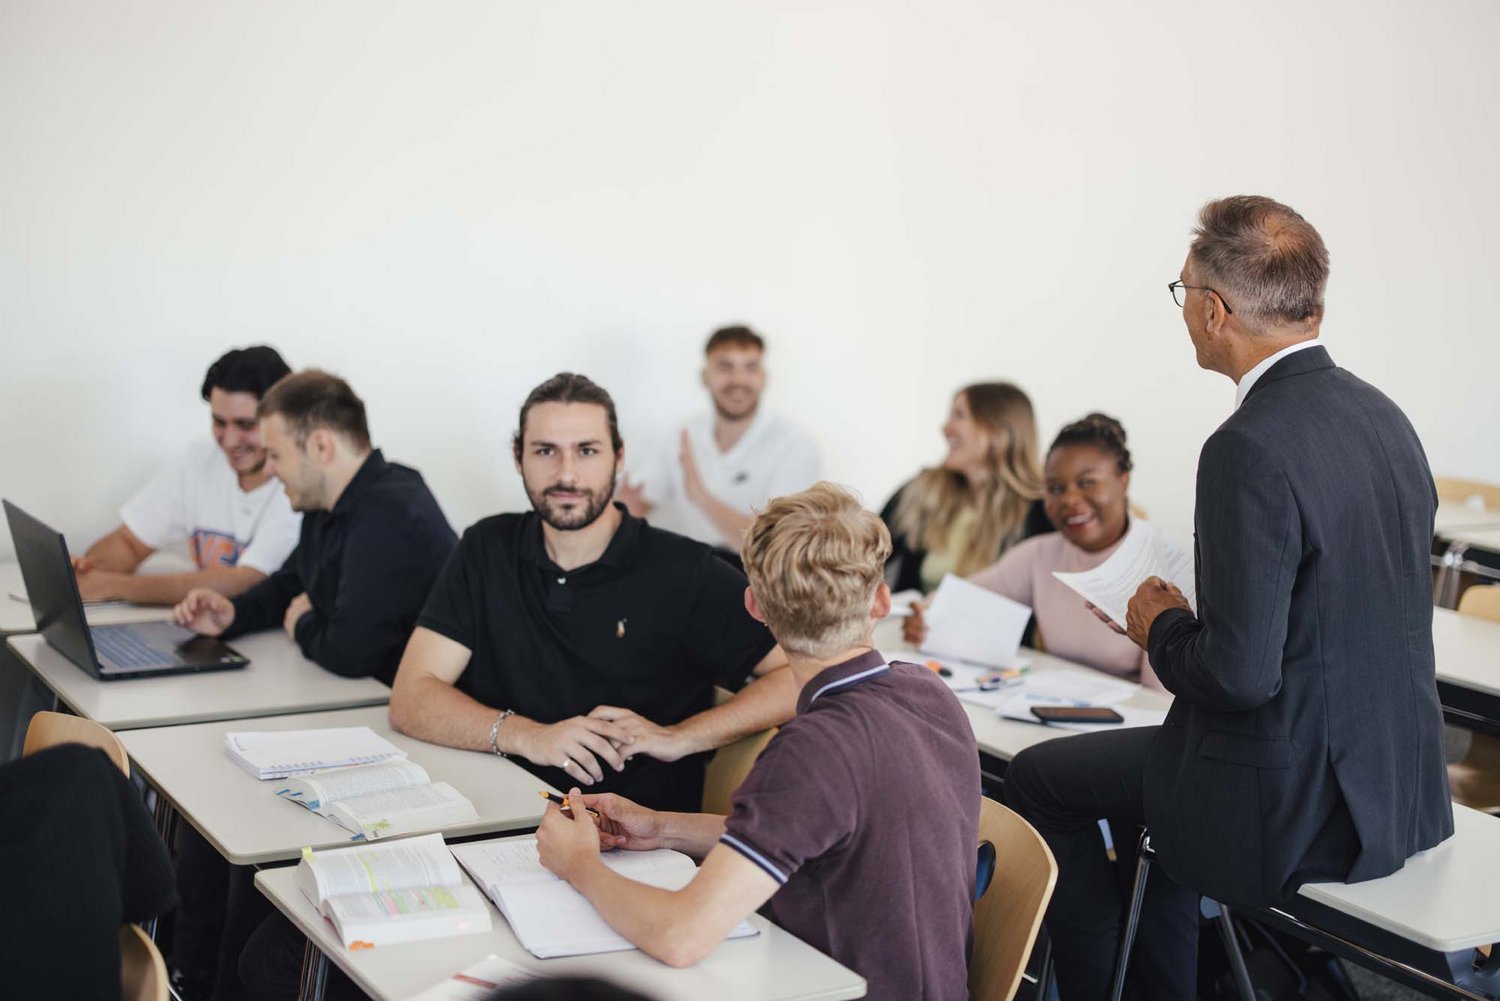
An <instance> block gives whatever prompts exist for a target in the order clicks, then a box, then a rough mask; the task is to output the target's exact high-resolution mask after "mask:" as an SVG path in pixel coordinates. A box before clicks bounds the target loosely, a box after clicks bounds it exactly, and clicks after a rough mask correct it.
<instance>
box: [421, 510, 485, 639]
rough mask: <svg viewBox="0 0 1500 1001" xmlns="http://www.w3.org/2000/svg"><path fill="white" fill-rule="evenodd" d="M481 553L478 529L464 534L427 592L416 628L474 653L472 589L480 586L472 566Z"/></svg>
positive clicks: (477, 575) (474, 631) (474, 632)
mask: <svg viewBox="0 0 1500 1001" xmlns="http://www.w3.org/2000/svg"><path fill="white" fill-rule="evenodd" d="M479 552H480V539H479V536H478V526H477V525H475V526H471V527H470V528H469V529H467V530H466V531H465V532H464V535H463V538H462V539H460V540H459V541H458V546H457V548H455V549H454V550H453V552H452V553H450V554H449V555H448V561H447V562H446V563H444V564H443V569H442V570H441V571H440V572H439V573H438V576H437V580H436V581H435V582H434V583H433V585H432V590H431V591H430V592H428V595H427V603H426V604H425V605H423V606H422V614H421V615H420V616H418V618H417V625H419V626H421V627H423V628H424V629H431V630H432V631H433V632H435V633H437V634H438V635H440V636H446V637H448V639H450V640H452V641H453V642H455V643H457V644H459V645H460V646H462V647H466V648H467V649H469V650H473V649H474V648H475V646H476V639H475V637H476V633H477V629H478V623H477V622H475V621H474V619H475V616H474V605H475V601H474V597H475V588H476V587H478V586H479V574H478V573H477V572H476V570H475V568H474V567H473V566H471V562H473V561H475V559H476V556H477V554H478V553H479Z"/></svg>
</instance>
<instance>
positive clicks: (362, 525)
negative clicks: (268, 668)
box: [293, 505, 451, 678]
mask: <svg viewBox="0 0 1500 1001" xmlns="http://www.w3.org/2000/svg"><path fill="white" fill-rule="evenodd" d="M360 514H361V515H362V516H361V517H358V518H357V519H356V520H355V521H354V523H353V524H352V525H350V526H349V534H348V536H347V537H346V538H345V539H344V550H343V559H342V561H341V563H340V564H339V587H338V600H337V602H335V604H334V607H333V608H331V609H329V608H314V609H313V610H312V611H310V612H308V613H307V614H306V615H304V616H302V618H300V619H298V620H297V625H296V628H295V629H294V630H293V632H295V634H296V637H297V645H298V646H299V647H301V648H302V653H303V655H304V656H306V657H307V658H308V659H309V660H312V661H316V662H317V663H318V664H319V665H320V666H321V667H323V668H325V669H327V670H329V671H332V672H333V673H334V674H338V675H342V676H343V677H346V678H363V677H367V676H374V677H378V678H389V677H393V676H394V675H395V672H396V665H397V663H399V662H400V660H401V654H402V652H403V651H404V650H405V649H406V641H407V640H408V639H409V638H410V637H411V629H412V626H413V625H414V624H415V622H416V620H417V615H418V614H419V613H420V612H421V610H422V604H423V602H424V601H426V600H427V593H428V591H429V590H430V589H431V587H432V582H433V578H434V577H435V576H436V575H437V572H438V568H439V567H440V566H442V563H443V558H444V557H445V556H447V555H448V549H449V548H450V546H451V544H444V543H443V542H442V541H441V540H440V539H437V538H434V537H433V533H431V532H428V531H425V530H423V528H422V527H421V526H420V525H418V524H415V523H414V522H413V521H412V520H411V519H410V518H408V517H407V514H406V512H405V510H404V509H402V508H389V507H384V506H375V505H370V506H369V507H368V509H361V511H360Z"/></svg>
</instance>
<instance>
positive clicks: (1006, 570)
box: [901, 414, 1177, 689]
mask: <svg viewBox="0 0 1500 1001" xmlns="http://www.w3.org/2000/svg"><path fill="white" fill-rule="evenodd" d="M1131 468H1132V464H1131V460H1130V450H1129V449H1128V448H1126V447H1125V428H1124V427H1122V426H1121V424H1120V422H1119V421H1117V420H1115V419H1114V418H1113V417H1106V416H1105V415H1104V414H1089V415H1088V416H1087V417H1085V418H1083V420H1080V421H1074V422H1073V423H1072V424H1069V425H1068V426H1067V427H1065V428H1063V429H1062V430H1061V431H1059V432H1058V434H1057V438H1056V439H1054V440H1053V442H1052V447H1051V448H1050V449H1048V451H1047V464H1046V467H1045V476H1046V489H1047V495H1046V501H1045V506H1046V511H1047V520H1048V521H1050V522H1051V523H1052V524H1053V526H1055V527H1056V528H1057V531H1055V532H1048V533H1046V534H1044V535H1036V536H1032V537H1031V538H1029V539H1027V540H1025V541H1024V542H1019V543H1017V544H1016V545H1014V546H1012V547H1011V548H1010V549H1008V550H1007V551H1006V553H1005V555H1004V556H1002V557H1000V559H999V560H998V561H997V562H996V563H995V564H994V565H992V566H990V567H987V568H985V569H984V570H981V571H979V572H978V573H977V574H974V575H973V576H971V577H970V578H969V580H971V581H973V582H974V583H976V584H978V585H979V586H980V587H983V588H986V589H988V590H990V591H994V592H995V593H996V594H1002V595H1004V596H1005V597H1007V598H1009V599H1011V600H1012V601H1018V602H1020V603H1021V604H1023V605H1027V606H1029V607H1030V608H1031V609H1032V612H1033V614H1034V615H1035V622H1036V626H1037V634H1038V638H1039V640H1040V641H1042V642H1044V643H1045V644H1046V648H1047V652H1048V653H1051V654H1056V655H1057V656H1059V657H1062V658H1065V659H1067V660H1071V661H1075V662H1077V663H1079V664H1086V665H1087V666H1089V667H1092V668H1094V669H1095V670H1096V671H1103V672H1104V673H1106V674H1113V675H1116V676H1118V677H1122V678H1126V679H1128V680H1130V681H1138V682H1140V683H1141V684H1143V685H1145V686H1146V687H1148V688H1155V689H1160V688H1161V682H1160V681H1158V680H1157V678H1156V674H1155V673H1154V672H1153V671H1152V670H1151V663H1150V660H1149V658H1147V656H1146V652H1145V651H1144V650H1142V649H1141V648H1140V647H1138V646H1136V645H1135V644H1134V643H1132V642H1130V640H1129V639H1127V638H1126V637H1124V636H1121V635H1119V634H1118V633H1116V632H1114V631H1113V630H1111V629H1110V628H1109V627H1108V626H1107V625H1106V624H1104V623H1102V622H1100V621H1099V620H1098V619H1097V618H1095V616H1094V615H1093V613H1092V612H1090V611H1089V605H1088V604H1087V602H1085V601H1084V600H1083V599H1082V598H1080V597H1079V596H1078V594H1077V592H1075V591H1074V590H1073V589H1071V588H1070V587H1068V586H1067V585H1066V584H1064V583H1063V582H1062V581H1060V580H1058V579H1057V578H1056V577H1054V576H1052V575H1053V573H1055V572H1061V573H1077V572H1079V571H1083V570H1092V569H1094V568H1095V567H1097V566H1099V565H1100V564H1101V563H1103V562H1104V561H1105V560H1107V559H1109V558H1110V557H1111V556H1113V555H1114V553H1115V550H1117V549H1119V548H1120V543H1121V542H1124V541H1125V533H1126V532H1127V531H1128V530H1129V528H1130V499H1129V496H1128V491H1129V489H1130V470H1131ZM1162 542H1163V544H1165V545H1167V546H1171V543H1170V542H1167V541H1166V540H1165V539H1163V540H1162ZM1172 548H1173V552H1177V550H1176V548H1175V547H1172ZM923 611H924V606H923V604H922V603H921V602H916V603H914V604H913V605H912V614H911V615H910V616H908V617H907V618H906V619H905V620H904V621H903V622H902V623H901V628H902V635H903V638H904V639H905V640H906V642H908V643H910V644H911V645H912V646H914V647H920V646H921V645H922V644H923V643H924V642H926V639H927V622H926V619H925V618H924V617H923V614H922V613H923Z"/></svg>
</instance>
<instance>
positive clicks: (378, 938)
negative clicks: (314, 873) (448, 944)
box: [324, 883, 491, 946]
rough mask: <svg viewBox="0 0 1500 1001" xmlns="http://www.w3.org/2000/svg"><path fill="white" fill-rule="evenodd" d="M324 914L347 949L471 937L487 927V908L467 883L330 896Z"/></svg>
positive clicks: (478, 894) (488, 917) (488, 913)
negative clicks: (359, 946) (451, 937)
mask: <svg viewBox="0 0 1500 1001" xmlns="http://www.w3.org/2000/svg"><path fill="white" fill-rule="evenodd" d="M324 913H325V914H327V916H328V917H329V918H330V919H332V921H333V924H334V927H335V928H337V929H338V932H339V937H340V939H341V940H342V941H343V943H344V944H345V945H348V946H353V945H355V944H356V943H368V944H369V945H385V944H396V943H399V942H413V941H418V940H421V939H426V938H443V937H447V936H449V935H465V934H474V933H478V932H485V931H489V929H490V927H491V926H490V909H489V905H487V904H486V903H485V901H484V896H483V894H481V893H480V892H479V891H478V890H476V889H474V887H472V886H470V885H469V884H468V883H463V884H461V885H459V886H424V887H414V888H411V889H406V890H392V891H389V892H386V893H357V894H350V895H347V896H340V897H330V898H329V899H328V903H327V905H326V907H325V908H324Z"/></svg>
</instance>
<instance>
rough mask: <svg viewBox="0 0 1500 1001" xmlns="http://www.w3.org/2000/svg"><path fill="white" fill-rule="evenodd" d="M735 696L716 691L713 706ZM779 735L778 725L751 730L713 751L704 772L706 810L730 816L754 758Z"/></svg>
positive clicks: (704, 803) (721, 690)
mask: <svg viewBox="0 0 1500 1001" xmlns="http://www.w3.org/2000/svg"><path fill="white" fill-rule="evenodd" d="M732 698H734V696H733V694H732V693H730V692H726V691H725V690H724V689H722V688H717V689H715V690H714V705H716V706H721V705H723V704H724V703H725V702H728V701H729V700H730V699H732ZM774 736H776V728H775V727H772V728H770V729H768V730H762V731H760V732H759V733H752V734H750V735H749V736H747V737H741V738H740V739H739V740H737V741H735V742H734V743H732V744H725V745H724V746H723V747H721V748H719V749H718V750H717V751H715V752H714V756H713V757H712V758H709V759H708V767H707V769H705V771H704V775H703V812H704V813H719V814H724V815H726V816H727V815H728V813H729V800H730V797H732V796H733V795H734V791H735V790H736V789H738V788H739V787H740V783H741V782H743V781H745V776H746V775H749V774H750V768H751V766H753V765H754V764H755V759H756V758H758V757H760V752H761V751H763V750H765V748H766V745H767V744H769V743H770V742H771V738H772V737H774Z"/></svg>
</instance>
